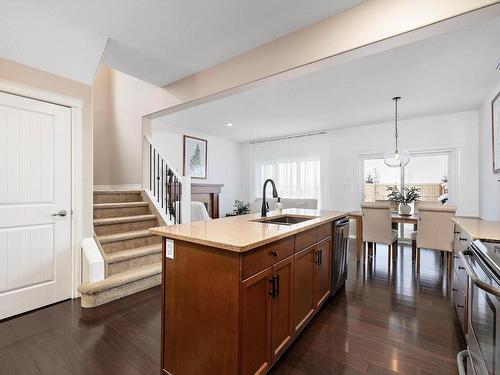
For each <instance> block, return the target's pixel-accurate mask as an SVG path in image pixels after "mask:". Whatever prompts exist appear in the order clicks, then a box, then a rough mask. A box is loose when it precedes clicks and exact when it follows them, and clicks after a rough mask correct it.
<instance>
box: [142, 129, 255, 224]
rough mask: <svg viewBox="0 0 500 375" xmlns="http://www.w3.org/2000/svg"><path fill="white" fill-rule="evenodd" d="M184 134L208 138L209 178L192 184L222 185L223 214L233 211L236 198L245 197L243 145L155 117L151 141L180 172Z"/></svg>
mask: <svg viewBox="0 0 500 375" xmlns="http://www.w3.org/2000/svg"><path fill="white" fill-rule="evenodd" d="M183 135H190V136H193V137H197V138H202V139H206V140H207V154H208V155H207V162H208V163H207V179H206V180H198V179H193V180H192V182H193V183H208V184H223V185H224V187H223V188H222V195H221V202H220V210H221V217H222V216H225V214H226V213H227V212H230V211H232V210H233V204H234V200H235V199H245V198H246V195H244V194H243V193H242V180H241V170H242V168H241V167H242V162H241V144H240V143H237V142H233V141H230V140H227V139H224V138H219V137H214V136H211V135H208V134H204V133H199V132H194V131H191V130H187V129H181V128H177V127H174V126H170V125H167V124H164V123H162V122H160V121H159V120H153V121H152V124H151V140H152V141H153V143H154V144H155V145H156V146H158V147H159V149H160V151H161V152H162V153H163V154H164V155H165V156H166V157H167V158H168V162H170V163H171V165H172V166H173V167H174V168H175V169H176V170H177V171H178V172H180V173H182V167H183V166H182V163H183Z"/></svg>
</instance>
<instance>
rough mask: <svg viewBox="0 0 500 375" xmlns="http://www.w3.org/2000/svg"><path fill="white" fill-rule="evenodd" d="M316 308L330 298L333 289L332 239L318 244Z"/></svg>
mask: <svg viewBox="0 0 500 375" xmlns="http://www.w3.org/2000/svg"><path fill="white" fill-rule="evenodd" d="M316 269H317V271H316V293H315V302H316V306H319V305H321V304H322V303H323V301H324V300H325V299H327V298H328V297H329V296H330V292H331V288H332V272H331V271H332V239H331V238H328V239H326V240H324V241H321V242H320V243H319V244H318V254H317V256H316Z"/></svg>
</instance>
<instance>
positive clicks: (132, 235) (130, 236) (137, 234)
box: [97, 229, 154, 244]
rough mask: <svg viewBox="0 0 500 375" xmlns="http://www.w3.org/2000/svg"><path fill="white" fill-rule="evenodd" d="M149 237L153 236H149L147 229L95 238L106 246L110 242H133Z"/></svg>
mask: <svg viewBox="0 0 500 375" xmlns="http://www.w3.org/2000/svg"><path fill="white" fill-rule="evenodd" d="M151 236H154V235H153V234H151V233H150V232H149V230H148V229H144V230H136V231H131V232H125V233H113V234H107V235H103V236H97V238H98V239H99V241H100V242H101V244H106V243H111V242H118V241H126V240H134V239H137V238H142V237H151Z"/></svg>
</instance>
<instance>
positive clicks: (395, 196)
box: [387, 186, 421, 205]
mask: <svg viewBox="0 0 500 375" xmlns="http://www.w3.org/2000/svg"><path fill="white" fill-rule="evenodd" d="M387 191H388V192H389V193H388V194H387V198H388V199H389V200H390V201H391V202H395V203H398V204H404V205H409V204H410V203H413V202H417V201H418V200H419V199H420V197H421V194H420V188H419V187H416V186H413V187H411V188H407V187H405V189H404V192H403V193H401V192H400V191H399V189H398V188H397V187H396V186H388V187H387Z"/></svg>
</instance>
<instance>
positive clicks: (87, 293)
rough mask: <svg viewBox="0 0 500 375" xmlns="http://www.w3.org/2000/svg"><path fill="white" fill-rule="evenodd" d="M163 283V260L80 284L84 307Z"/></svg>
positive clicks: (93, 305)
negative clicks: (93, 281)
mask: <svg viewBox="0 0 500 375" xmlns="http://www.w3.org/2000/svg"><path fill="white" fill-rule="evenodd" d="M160 284H161V262H158V263H156V264H152V265H147V266H142V267H138V268H136V269H133V270H129V271H124V272H120V273H117V274H115V275H112V276H110V277H108V278H106V279H104V280H101V281H97V282H95V283H85V284H82V285H80V287H79V288H78V291H79V292H80V294H81V304H82V307H85V308H89V307H95V306H99V305H102V304H105V303H108V302H111V301H114V300H116V299H119V298H122V297H126V296H128V295H131V294H134V293H137V292H139V291H142V290H146V289H149V288H151V287H154V286H156V285H160Z"/></svg>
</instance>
